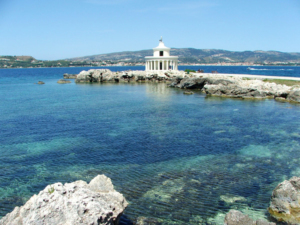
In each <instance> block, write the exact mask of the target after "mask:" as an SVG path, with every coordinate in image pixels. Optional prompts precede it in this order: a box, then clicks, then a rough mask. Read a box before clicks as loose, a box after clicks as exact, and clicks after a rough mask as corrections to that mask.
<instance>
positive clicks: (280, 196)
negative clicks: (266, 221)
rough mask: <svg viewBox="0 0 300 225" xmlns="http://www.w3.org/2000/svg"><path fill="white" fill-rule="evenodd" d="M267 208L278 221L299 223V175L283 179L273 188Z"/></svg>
mask: <svg viewBox="0 0 300 225" xmlns="http://www.w3.org/2000/svg"><path fill="white" fill-rule="evenodd" d="M268 210H269V213H270V214H271V216H272V217H274V218H275V219H277V220H278V221H283V222H287V223H289V224H300V177H292V178H291V179H290V180H285V181H283V182H282V183H280V184H279V185H278V186H277V187H276V188H275V189H274V191H273V193H272V197H271V202H270V207H269V208H268Z"/></svg>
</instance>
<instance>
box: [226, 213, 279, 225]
mask: <svg viewBox="0 0 300 225" xmlns="http://www.w3.org/2000/svg"><path fill="white" fill-rule="evenodd" d="M224 225H276V224H275V223H272V222H268V221H266V220H261V219H259V220H257V221H254V220H252V219H251V218H250V217H249V216H248V215H245V214H243V213H242V212H240V211H237V210H234V209H232V210H230V211H229V213H227V214H226V216H225V220H224Z"/></svg>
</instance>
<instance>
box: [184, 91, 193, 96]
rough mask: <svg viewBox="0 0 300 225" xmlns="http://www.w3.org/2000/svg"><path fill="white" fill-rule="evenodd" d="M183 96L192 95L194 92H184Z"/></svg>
mask: <svg viewBox="0 0 300 225" xmlns="http://www.w3.org/2000/svg"><path fill="white" fill-rule="evenodd" d="M183 94H185V95H193V94H194V92H192V91H185V92H183Z"/></svg>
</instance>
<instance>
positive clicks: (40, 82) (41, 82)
mask: <svg viewBox="0 0 300 225" xmlns="http://www.w3.org/2000/svg"><path fill="white" fill-rule="evenodd" d="M37 84H45V82H43V81H39V82H37Z"/></svg>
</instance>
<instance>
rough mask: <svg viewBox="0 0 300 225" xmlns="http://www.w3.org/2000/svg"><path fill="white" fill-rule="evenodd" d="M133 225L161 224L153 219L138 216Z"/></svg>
mask: <svg viewBox="0 0 300 225" xmlns="http://www.w3.org/2000/svg"><path fill="white" fill-rule="evenodd" d="M135 225H162V223H161V222H159V221H158V220H157V219H155V218H151V217H144V216H140V217H138V218H137V220H136V223H135Z"/></svg>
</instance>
